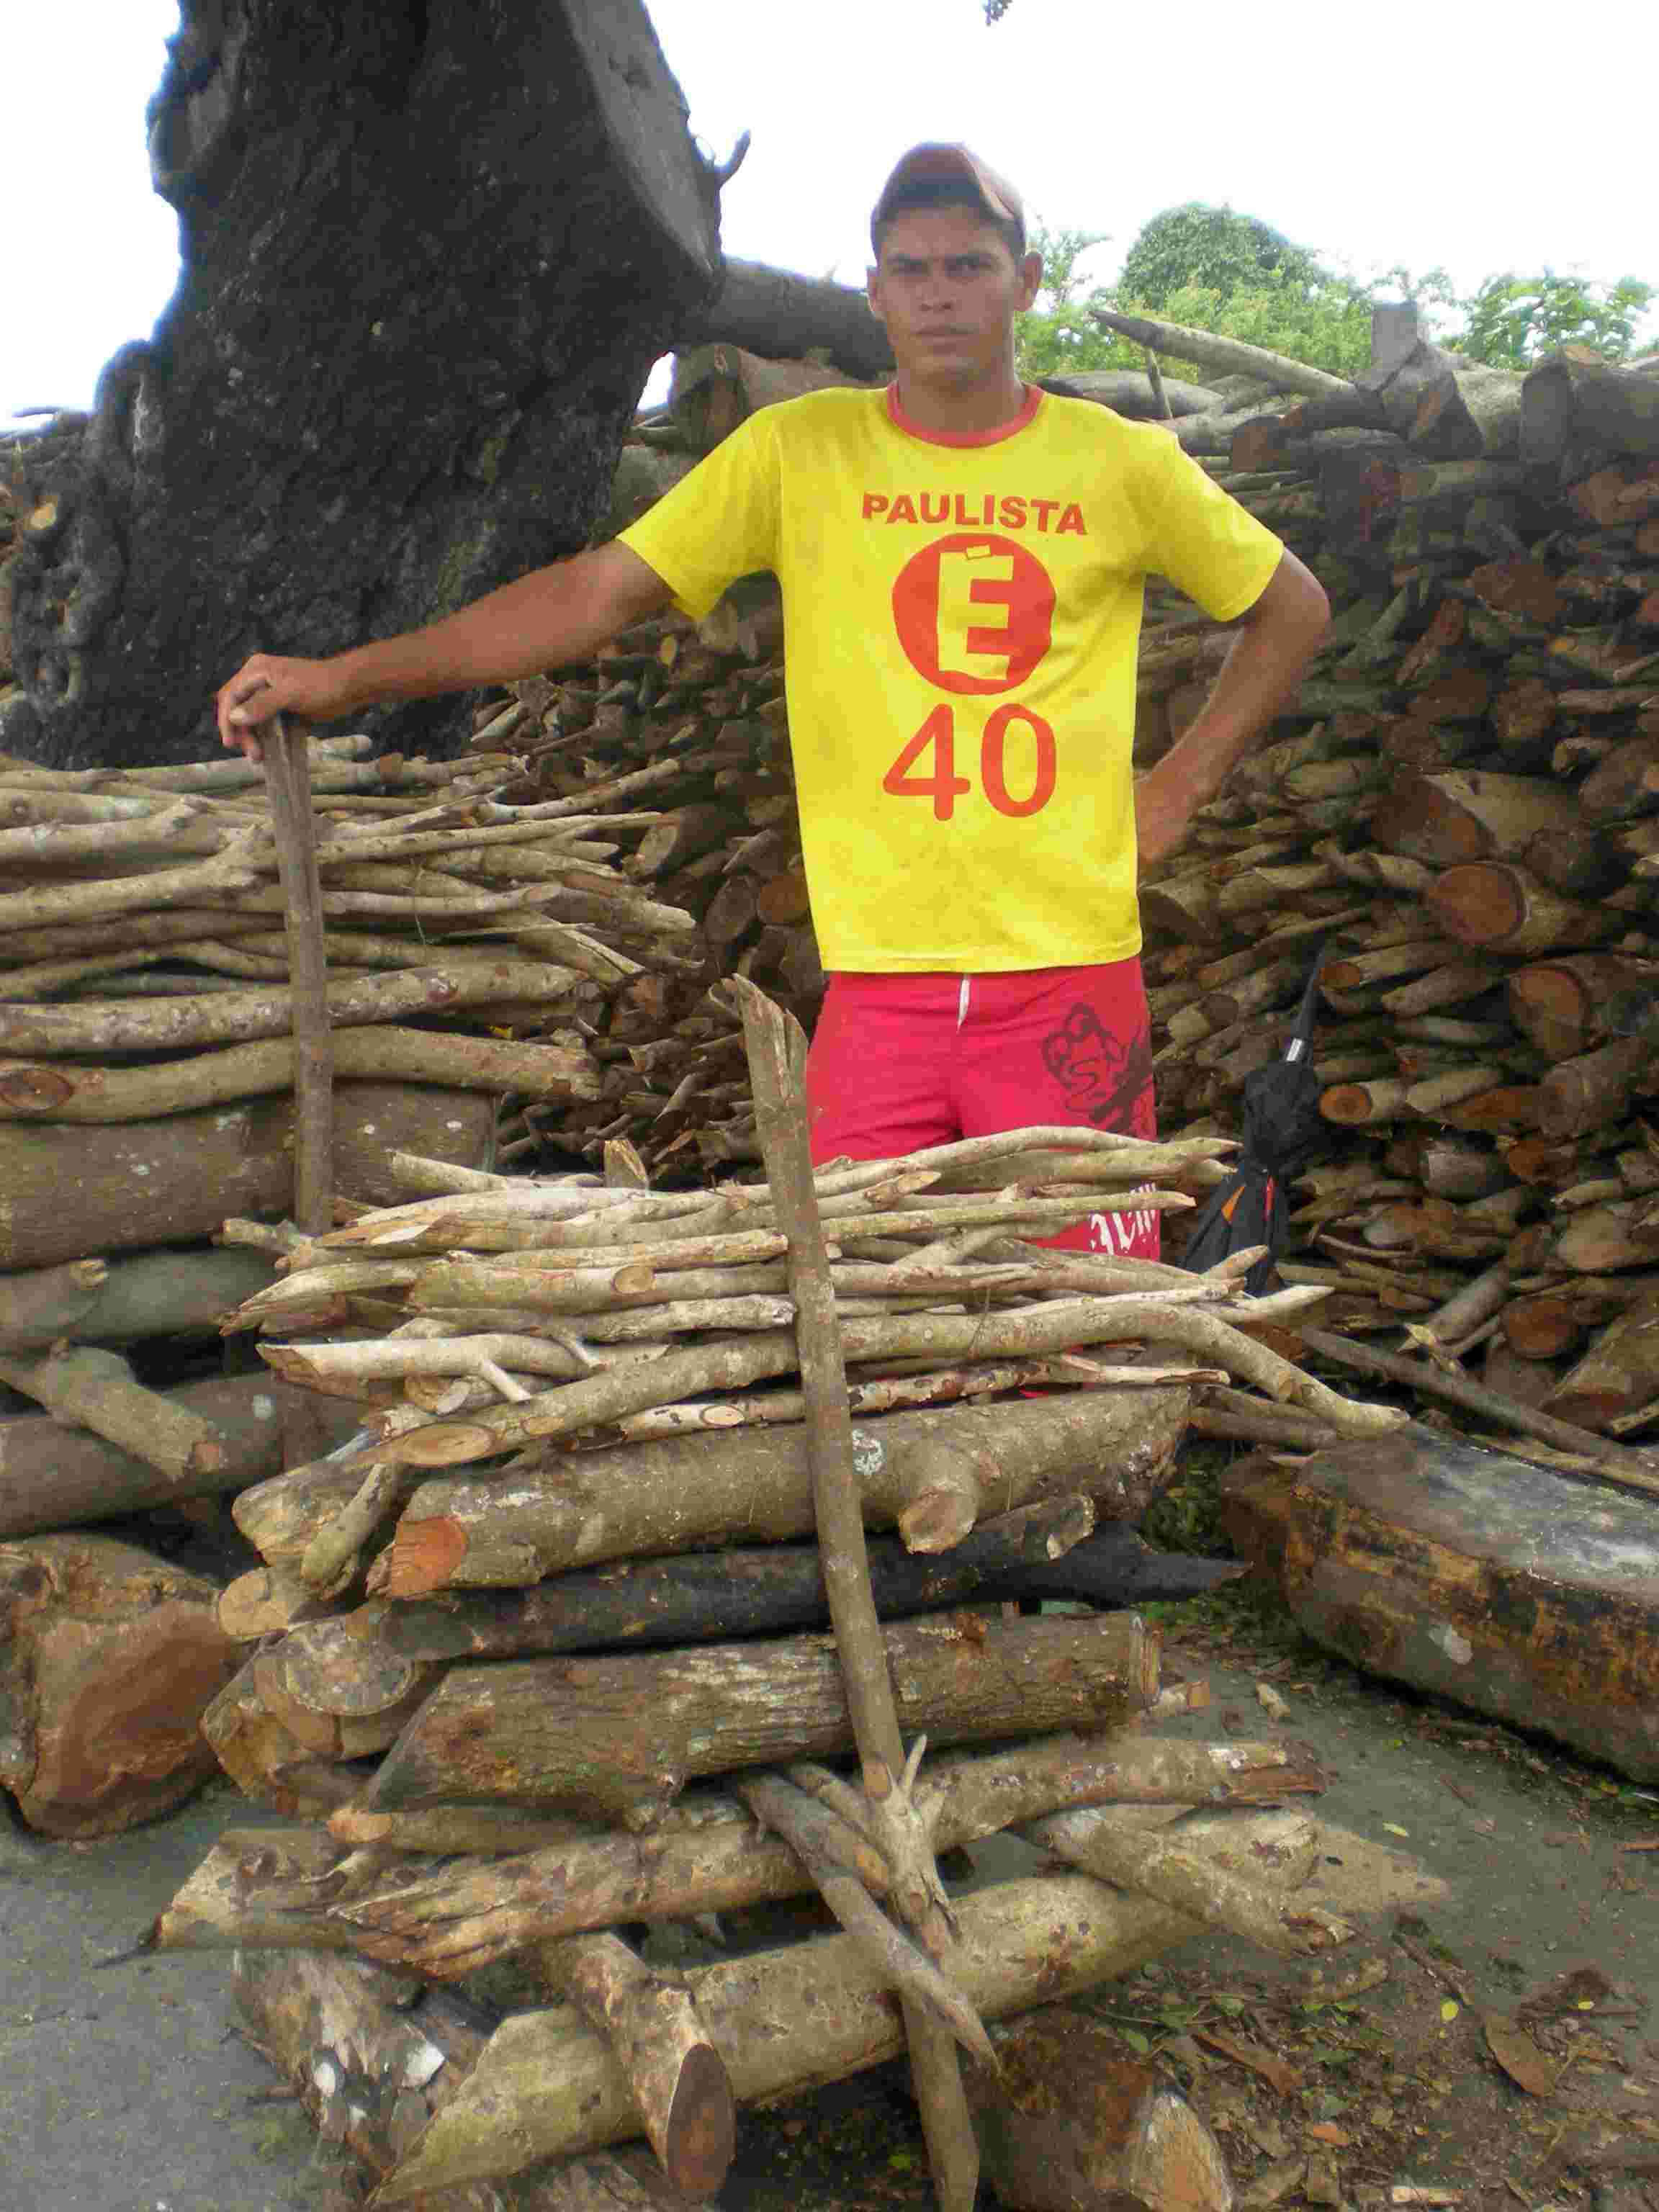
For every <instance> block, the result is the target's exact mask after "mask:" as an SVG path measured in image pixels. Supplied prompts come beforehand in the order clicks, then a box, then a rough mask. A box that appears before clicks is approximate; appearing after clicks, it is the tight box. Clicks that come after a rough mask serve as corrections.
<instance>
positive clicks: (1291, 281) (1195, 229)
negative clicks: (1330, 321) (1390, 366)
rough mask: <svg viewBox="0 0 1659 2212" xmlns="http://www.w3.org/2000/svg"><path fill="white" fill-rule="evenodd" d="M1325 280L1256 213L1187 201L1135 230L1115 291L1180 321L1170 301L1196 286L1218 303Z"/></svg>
mask: <svg viewBox="0 0 1659 2212" xmlns="http://www.w3.org/2000/svg"><path fill="white" fill-rule="evenodd" d="M1332 281H1333V279H1332V276H1331V272H1330V271H1329V270H1328V269H1324V268H1322V267H1321V265H1320V264H1319V263H1318V262H1317V261H1316V259H1315V258H1314V257H1313V255H1312V254H1311V253H1310V252H1309V251H1308V249H1307V248H1306V247H1305V246H1293V245H1292V244H1291V241H1290V240H1289V239H1288V238H1286V237H1285V235H1284V234H1283V233H1282V232H1280V231H1277V230H1273V229H1271V228H1269V227H1268V225H1267V223H1265V222H1259V221H1258V220H1257V218H1256V217H1255V216H1253V215H1240V214H1239V213H1238V212H1237V210H1235V209H1233V208H1230V207H1206V206H1205V205H1204V204H1203V203H1202V202H1201V201H1199V200H1188V202H1187V203H1186V204H1185V205H1184V206H1182V207H1172V208H1165V209H1164V212H1163V213H1162V215H1155V216H1153V217H1152V220H1151V222H1147V223H1146V224H1145V225H1144V226H1143V227H1142V228H1141V231H1140V233H1139V236H1138V237H1137V238H1136V240H1135V242H1134V244H1133V246H1131V247H1130V248H1129V251H1128V252H1127V254H1126V255H1125V256H1124V260H1123V268H1122V271H1121V275H1120V276H1119V278H1118V286H1117V289H1118V290H1119V292H1120V293H1121V295H1122V296H1123V297H1124V298H1125V299H1126V300H1138V301H1142V302H1143V303H1144V304H1145V306H1146V308H1147V310H1148V312H1149V313H1153V314H1165V313H1167V314H1168V315H1169V316H1170V319H1171V320H1172V321H1180V320H1184V319H1185V318H1183V317H1179V316H1176V313H1175V312H1174V310H1173V309H1172V308H1171V307H1170V299H1171V297H1172V295H1174V294H1176V293H1177V292H1182V291H1188V290H1190V289H1192V288H1193V287H1194V286H1195V285H1196V286H1199V287H1201V288H1202V289H1204V290H1206V291H1210V292H1214V293H1217V294H1218V295H1219V296H1220V297H1221V299H1223V300H1224V301H1225V300H1231V298H1232V297H1233V296H1234V295H1235V294H1237V293H1239V292H1250V293H1263V292H1266V293H1270V294H1272V293H1279V292H1280V291H1284V290H1287V289H1297V288H1299V289H1303V290H1309V289H1319V288H1322V287H1323V286H1326V285H1328V284H1329V283H1331V282H1332Z"/></svg>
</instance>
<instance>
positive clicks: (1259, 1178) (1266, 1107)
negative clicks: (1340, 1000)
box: [1181, 946, 1330, 1291]
mask: <svg viewBox="0 0 1659 2212" xmlns="http://www.w3.org/2000/svg"><path fill="white" fill-rule="evenodd" d="M1323 957H1324V948H1323V946H1321V948H1320V950H1319V951H1317V952H1316V954H1315V955H1314V960H1313V966H1312V968H1311V969H1310V970H1309V974H1308V981H1307V985H1306V987H1305V988H1304V991H1303V994H1302V1003H1301V1005H1300V1006H1298V1007H1297V1012H1296V1021H1295V1023H1294V1024H1293V1026H1292V1028H1291V1034H1290V1037H1289V1039H1288V1040H1287V1042H1286V1043H1285V1050H1284V1053H1283V1054H1282V1055H1281V1057H1280V1058H1279V1059H1278V1060H1273V1061H1271V1062H1270V1063H1269V1064H1268V1065H1267V1066H1266V1067H1259V1068H1257V1070H1256V1071H1255V1074H1254V1075H1247V1076H1246V1077H1245V1079H1244V1083H1243V1097H1244V1128H1243V1151H1242V1152H1240V1153H1239V1155H1238V1158H1237V1160H1236V1161H1235V1162H1234V1164H1233V1168H1232V1172H1231V1175H1230V1176H1228V1178H1227V1180H1226V1182H1223V1183H1218V1184H1217V1185H1216V1187H1215V1188H1214V1189H1213V1190H1212V1192H1211V1193H1210V1195H1209V1196H1208V1198H1207V1199H1206V1200H1205V1201H1204V1203H1203V1205H1202V1206H1200V1208H1199V1210H1198V1212H1196V1213H1195V1214H1194V1216H1193V1217H1192V1224H1193V1225H1192V1233H1191V1235H1190V1236H1189V1237H1188V1240H1187V1247H1186V1249H1185V1251H1184V1252H1183V1253H1182V1256H1181V1264H1182V1267H1190V1268H1191V1269H1192V1270H1193V1271H1194V1273H1200V1272H1201V1271H1202V1270H1203V1269H1204V1268H1206V1267H1214V1265H1215V1264H1216V1262H1217V1261H1218V1260H1225V1258H1226V1256H1227V1255H1228V1254H1229V1253H1230V1252H1242V1251H1243V1249H1245V1247H1246V1246H1247V1245H1250V1244H1265V1245H1266V1246H1267V1257H1266V1258H1265V1259H1261V1260H1259V1261H1257V1262H1256V1264H1255V1267H1252V1268H1251V1270H1250V1272H1249V1274H1248V1275H1246V1277H1245V1278H1244V1287H1245V1288H1246V1290H1249V1291H1260V1290H1262V1289H1264V1288H1265V1287H1266V1285H1267V1278H1268V1276H1269V1275H1270V1274H1271V1273H1272V1272H1273V1259H1274V1256H1275V1255H1276V1254H1278V1253H1279V1252H1280V1251H1281V1250H1282V1249H1284V1244H1285V1233H1286V1230H1287V1228H1288V1225H1289V1218H1290V1217H1289V1210H1288V1208H1287V1207H1286V1206H1285V1190H1284V1186H1285V1183H1286V1182H1289V1181H1290V1180H1291V1177H1292V1176H1296V1175H1299V1174H1300V1172H1301V1171H1302V1170H1303V1169H1304V1167H1305V1166H1306V1165H1307V1164H1308V1162H1309V1161H1310V1159H1311V1158H1313V1156H1314V1154H1315V1153H1316V1152H1318V1151H1319V1150H1320V1148H1321V1147H1322V1145H1323V1144H1324V1143H1325V1141H1326V1139H1327V1138H1328V1136H1329V1133H1330V1132H1329V1130H1328V1127H1327V1126H1326V1124H1325V1122H1324V1121H1323V1120H1322V1118H1321V1116H1320V1112H1319V1094H1320V1091H1321V1090H1322V1088H1323V1085H1322V1084H1321V1082H1320V1079H1319V1078H1318V1077H1317V1076H1316V1074H1315V1073H1314V1069H1313V1061H1312V1060H1311V1058H1310V1050H1309V1048H1310V1043H1311V1042H1312V1038H1313V1027H1314V1014H1315V1009H1316V1006H1317V1005H1318V1000H1319V969H1320V965H1321V963H1322V959H1323Z"/></svg>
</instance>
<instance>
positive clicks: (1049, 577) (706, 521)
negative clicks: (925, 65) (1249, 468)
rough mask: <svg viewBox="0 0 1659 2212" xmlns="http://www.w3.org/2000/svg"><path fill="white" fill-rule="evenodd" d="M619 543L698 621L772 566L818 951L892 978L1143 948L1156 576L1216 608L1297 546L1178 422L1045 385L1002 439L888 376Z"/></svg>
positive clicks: (821, 404)
mask: <svg viewBox="0 0 1659 2212" xmlns="http://www.w3.org/2000/svg"><path fill="white" fill-rule="evenodd" d="M622 542H623V544H625V545H628V546H629V547H631V548H632V550H634V551H635V553H637V554H638V555H639V556H640V558H641V560H643V561H645V562H647V563H648V565H649V566H650V567H651V568H653V569H654V570H655V571H656V573H657V574H658V575H659V576H660V577H661V578H662V580H663V581H664V582H665V584H667V586H669V588H670V590H671V592H672V593H673V595H674V599H675V601H676V603H677V604H678V605H679V606H680V607H681V608H683V609H684V611H685V612H686V613H688V614H690V615H691V616H693V617H699V618H700V617H702V616H703V615H705V614H707V613H708V611H709V609H710V608H711V607H713V606H714V603H715V601H716V600H717V599H719V598H720V594H721V592H723V591H724V590H725V589H726V586H727V585H728V584H730V583H731V582H732V580H733V579H734V578H736V577H738V576H742V575H747V574H750V573H751V572H753V571H755V570H757V569H763V568H769V569H771V570H772V571H773V572H774V573H775V575H776V576H777V578H778V580H779V582H780V584H781V586H782V590H783V606H784V650H785V656H786V660H785V665H786V671H787V684H788V706H789V732H790V744H791V749H792V751H793V761H794V772H795V784H796V790H797V793H798V794H799V803H800V821H801V836H802V843H803V848H804V852H805V863H806V876H807V884H808V887H809V890H810V891H811V902H812V918H813V922H814V925H815V927H816V928H817V936H818V945H819V951H820V954H821V957H822V958H823V964H824V966H825V967H826V968H831V969H871V970H878V971H882V972H888V973H891V972H900V971H910V970H923V969H949V970H954V971H958V972H987V971H991V970H1010V969H1029V968H1051V967H1068V966H1072V965H1080V964H1085V963H1092V962H1097V961H1099V962H1104V961H1111V960H1123V959H1127V958H1128V957H1129V956H1130V955H1131V954H1133V953H1134V952H1136V951H1139V946H1140V927H1139V914H1138V909H1137V904H1136V898H1135V840H1134V808H1133V793H1132V787H1131V770H1130V750H1131V746H1132V744H1133V733H1134V712H1135V657H1136V648H1137V644H1138V641H1139V629H1140V612H1141V599H1142V579H1143V578H1144V577H1145V576H1146V574H1148V573H1150V572H1155V573H1157V574H1161V575H1164V576H1167V577H1168V578H1169V579H1170V581H1171V582H1173V583H1175V584H1176V585H1178V586H1180V588H1181V589H1182V591H1184V592H1188V594H1189V595H1190V596H1191V597H1192V598H1193V599H1196V600H1197V601H1198V603H1199V604H1200V606H1202V607H1203V608H1204V609H1205V610H1206V612H1208V613H1209V614H1211V615H1212V616H1214V617H1216V619H1217V620H1218V621H1226V620H1229V619H1230V618H1231V617H1233V616H1235V615H1238V614H1242V613H1243V611H1245V609H1246V608H1247V607H1249V606H1250V605H1252V604H1253V603H1254V601H1255V599H1257V598H1258V597H1259V596H1260V594H1261V592H1262V590H1263V589H1264V588H1265V586H1266V585H1267V581H1268V579H1269V578H1270V577H1271V576H1272V574H1273V570H1274V568H1275V567H1276V566H1277V565H1278V562H1279V556H1280V554H1281V552H1282V550H1283V548H1282V547H1281V545H1280V544H1279V540H1278V539H1277V538H1275V537H1274V536H1273V533H1272V532H1271V531H1269V530H1267V529H1266V528H1265V527H1264V526H1262V525H1261V523H1259V522H1257V521H1256V520H1255V517H1254V516H1253V515H1251V514H1249V513H1247V512H1246V510H1245V509H1244V508H1243V507H1240V506H1239V505H1238V503H1237V501H1235V500H1232V499H1230V498H1229V497H1228V496H1227V495H1226V494H1225V492H1223V491H1220V490H1218V489H1217V488H1216V486H1215V485H1214V484H1213V483H1212V482H1211V481H1210V479H1209V478H1208V477H1206V475H1205V473H1204V471H1202V470H1201V469H1200V468H1199V467H1198V466H1197V465H1196V464H1195V463H1194V461H1192V460H1190V459H1188V456H1187V455H1186V454H1185V453H1182V450H1181V447H1179V446H1178V445H1177V444H1176V441H1175V440H1174V439H1173V438H1172V437H1170V435H1169V434H1168V433H1167V432H1166V431H1163V430H1160V429H1158V428H1154V427H1153V426H1152V425H1150V424H1147V423H1139V422H1126V421H1125V420H1124V419H1123V418H1122V417H1121V416H1116V415H1114V414H1112V413H1111V412H1110V411H1109V410H1108V409H1106V408H1103V407H1097V406H1095V405H1094V404H1091V402H1089V401H1086V400H1080V399H1061V398H1055V397H1054V396H1053V395H1052V394H1050V393H1045V392H1037V391H1036V389H1035V388H1033V390H1032V392H1031V393H1030V395H1029V396H1028V399H1027V404H1026V407H1025V410H1024V412H1023V413H1022V415H1021V416H1018V418H1017V419H1016V421H1015V422H1013V423H1012V424H1011V425H1009V426H1008V428H1007V430H1006V432H995V433H993V434H991V436H990V438H989V440H988V441H987V440H981V439H973V440H966V441H962V440H952V441H948V442H947V441H944V440H941V439H939V438H938V437H935V436H933V435H924V434H922V433H921V432H919V431H917V430H915V428H911V427H909V426H908V425H907V424H906V423H905V422H904V420H903V418H902V416H899V415H898V413H897V410H896V406H895V405H894V404H893V401H892V399H891V397H890V394H889V393H887V392H864V391H845V390H836V391H829V392H811V393H809V394H808V395H807V396H806V397H805V398H801V399H793V400H788V401H786V402H784V403H783V404H781V405H778V406H774V407H766V408H763V409H762V410H760V411H759V412H758V413H757V414H755V415H753V416H750V419H749V420H748V421H747V422H745V423H744V424H743V426H742V427H741V428H739V429H738V430H737V431H735V432H734V433H733V434H732V436H731V437H729V438H727V439H726V441H724V443H723V444H721V445H720V446H718V447H716V448H715V450H714V453H711V454H710V455H709V456H708V459H706V460H704V461H703V462H702V464H701V465H700V466H698V467H697V468H696V469H695V470H694V471H692V473H691V474H690V476H689V477H685V478H684V481H683V482H681V483H678V485H676V486H675V488H674V489H672V490H671V492H669V493H668V495H667V496H666V497H665V498H664V499H662V500H661V501H659V502H658V504H657V505H656V506H655V507H652V508H651V509H650V511H649V512H648V513H647V514H645V515H644V516H642V517H641V520H639V521H637V522H635V523H634V524H632V525H631V526H629V528H628V529H627V530H625V531H623V533H622Z"/></svg>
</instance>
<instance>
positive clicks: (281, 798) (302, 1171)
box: [264, 714, 334, 1236]
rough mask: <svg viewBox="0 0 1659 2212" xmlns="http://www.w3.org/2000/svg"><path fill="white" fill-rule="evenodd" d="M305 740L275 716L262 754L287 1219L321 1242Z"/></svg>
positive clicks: (315, 940) (323, 1098) (318, 962)
mask: <svg viewBox="0 0 1659 2212" xmlns="http://www.w3.org/2000/svg"><path fill="white" fill-rule="evenodd" d="M308 734H309V733H308V732H307V728H306V726H305V724H304V723H303V722H294V723H292V724H290V723H289V721H288V720H287V719H286V717H284V716H283V715H281V714H277V715H276V716H274V717H273V718H272V720H271V725H270V730H269V731H268V732H267V733H266V738H265V744H264V769H265V793H266V796H267V798H268V799H270V822H271V828H272V829H273V831H274V832H275V835H276V870H277V877H278V880H279V881H280V883H281V884H282V887H283V902H284V905H283V921H284V925H285V929H286V934H287V937H288V964H289V981H290V988H291V990H292V992H293V998H294V1219H295V1223H296V1225H298V1226H299V1227H300V1228H301V1229H304V1230H307V1231H310V1232H311V1233H312V1234H313V1236H321V1235H322V1234H323V1233H324V1232H325V1231H326V1230H330V1229H331V1228H332V1227H333V1226H334V1167H333V1144H334V1059H333V1051H332V1043H331V1028H332V1025H331V1022H330V1019H329V1010H328V956H327V954H326V952H325V951H324V948H323V890H322V882H321V878H319V874H318V872H317V824H316V822H315V819H314V818H313V814H312V811H311V780H310V775H309V772H308V761H307V736H308Z"/></svg>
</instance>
